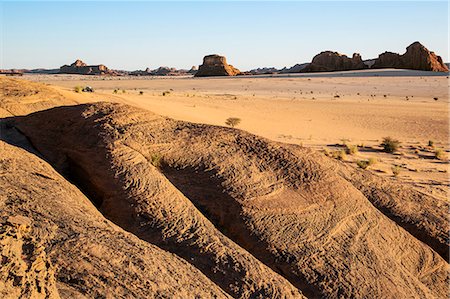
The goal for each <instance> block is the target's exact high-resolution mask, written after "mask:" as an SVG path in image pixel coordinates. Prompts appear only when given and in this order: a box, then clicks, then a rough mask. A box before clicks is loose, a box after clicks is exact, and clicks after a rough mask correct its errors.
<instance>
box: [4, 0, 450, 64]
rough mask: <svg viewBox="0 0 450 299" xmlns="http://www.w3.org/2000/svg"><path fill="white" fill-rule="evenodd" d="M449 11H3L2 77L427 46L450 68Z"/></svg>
mask: <svg viewBox="0 0 450 299" xmlns="http://www.w3.org/2000/svg"><path fill="white" fill-rule="evenodd" d="M448 12H449V10H448V3H447V1H399V2H395V1H377V2H369V1H349V2H344V1H332V2H325V1H289V2H282V1H276V2H269V1H249V2H243V1H228V2H221V1H197V2H189V1H182V2H175V1H166V2H145V1H139V2H120V1H100V2H91V1H78V2H66V1H59V2H58V1H53V2H40V1H31V2H26V1H11V2H7V1H1V0H0V13H1V15H0V21H1V22H0V26H1V38H0V40H1V48H0V51H1V53H0V54H1V55H0V68H40V67H43V68H56V67H59V66H61V65H63V64H67V63H72V62H73V61H74V60H75V59H77V58H80V59H82V60H84V61H85V62H86V63H88V64H100V63H103V64H105V65H107V66H108V67H111V68H114V69H127V70H135V69H145V68H146V67H150V68H156V67H158V66H173V67H177V68H190V67H191V66H193V65H198V64H201V62H202V58H203V56H204V55H207V54H212V53H217V54H222V55H225V56H226V57H227V60H228V62H229V63H231V64H233V65H234V66H236V67H238V68H240V69H241V70H248V69H251V68H255V67H262V66H275V67H283V66H292V65H294V64H296V63H302V62H309V61H311V59H312V57H313V56H314V55H315V54H317V53H319V52H321V51H324V50H333V51H338V52H340V53H344V54H347V55H349V56H350V55H351V54H352V53H353V52H359V53H361V55H362V57H363V59H369V58H375V57H377V56H378V54H379V53H382V52H384V51H393V52H400V53H403V52H404V51H405V48H406V47H407V46H408V45H409V44H411V43H412V42H414V41H416V40H418V41H420V42H422V43H423V44H424V45H425V46H426V47H428V48H429V49H430V50H432V51H435V52H436V53H437V54H438V55H441V56H442V57H443V59H444V60H445V61H449V57H448V56H449V55H448Z"/></svg>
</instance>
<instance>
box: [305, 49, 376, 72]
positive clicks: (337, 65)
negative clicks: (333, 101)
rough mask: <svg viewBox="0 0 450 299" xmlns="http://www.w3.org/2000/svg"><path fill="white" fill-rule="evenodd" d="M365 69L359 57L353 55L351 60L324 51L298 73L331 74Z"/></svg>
mask: <svg viewBox="0 0 450 299" xmlns="http://www.w3.org/2000/svg"><path fill="white" fill-rule="evenodd" d="M365 68H367V66H366V65H365V64H364V62H363V61H362V59H361V55H359V54H358V53H354V54H353V57H352V58H349V57H347V55H343V54H339V53H337V52H331V51H325V52H322V53H320V54H317V55H316V56H314V58H313V60H312V62H311V63H310V64H308V65H307V66H305V67H304V68H303V69H301V70H300V72H304V73H309V72H333V71H350V70H362V69H365Z"/></svg>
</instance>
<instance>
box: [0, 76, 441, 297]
mask: <svg viewBox="0 0 450 299" xmlns="http://www.w3.org/2000/svg"><path fill="white" fill-rule="evenodd" d="M0 83H1V87H2V91H3V92H2V94H0V112H1V115H2V117H3V118H2V120H1V122H0V126H1V130H2V135H1V141H0V150H1V153H2V154H1V155H0V172H1V173H2V176H1V177H0V221H1V224H2V225H1V226H0V244H1V249H0V252H1V254H2V268H1V270H0V290H1V291H0V292H1V293H0V294H1V296H2V297H5V298H17V297H22V298H59V297H61V298H85V297H88V298H90V297H104V298H117V297H119V298H136V297H139V298H227V297H234V298H305V297H307V298H339V297H342V298H394V297H397V298H445V297H447V295H448V283H449V265H448V263H447V261H446V260H445V259H447V258H448V248H449V239H448V225H449V221H448V217H447V211H448V208H449V206H448V202H445V203H442V202H439V203H438V201H437V199H435V198H434V197H433V196H432V195H430V194H426V193H422V192H420V191H417V190H415V189H413V188H412V187H408V186H405V185H400V184H398V183H395V182H393V181H391V180H388V179H384V178H381V177H378V176H375V175H374V174H371V173H370V172H368V171H365V170H358V169H354V168H351V167H348V166H347V165H345V164H344V163H342V162H340V161H336V160H334V159H331V158H328V157H326V156H324V155H323V154H320V153H318V152H316V151H314V150H311V149H307V148H303V147H300V146H295V145H287V144H282V143H277V142H273V141H270V140H267V139H265V138H262V137H258V136H255V135H252V134H249V133H246V132H244V131H241V130H237V129H232V128H225V127H219V126H211V125H203V124H194V123H189V122H183V121H176V120H173V119H170V118H166V117H162V116H159V115H156V114H154V113H152V112H149V111H147V110H142V109H139V108H135V107H131V106H128V105H124V104H113V103H107V102H104V103H92V104H81V105H79V104H74V103H73V102H72V100H69V99H66V98H65V97H64V95H62V94H61V93H59V92H58V91H55V90H53V89H52V88H51V87H48V86H44V85H42V84H38V83H33V84H32V83H29V82H26V81H20V80H12V79H6V78H0ZM45 109H46V110H45Z"/></svg>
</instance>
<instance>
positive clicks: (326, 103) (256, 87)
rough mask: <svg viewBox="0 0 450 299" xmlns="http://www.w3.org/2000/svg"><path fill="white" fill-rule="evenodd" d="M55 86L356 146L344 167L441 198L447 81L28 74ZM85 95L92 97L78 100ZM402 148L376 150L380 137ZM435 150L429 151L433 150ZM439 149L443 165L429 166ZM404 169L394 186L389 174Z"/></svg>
mask: <svg viewBox="0 0 450 299" xmlns="http://www.w3.org/2000/svg"><path fill="white" fill-rule="evenodd" d="M23 78H24V79H27V80H31V81H37V82H44V83H47V84H50V85H52V86H55V87H57V88H58V89H59V90H60V91H61V92H62V93H64V94H65V96H67V97H69V98H72V99H74V100H75V101H77V102H92V101H109V102H120V103H126V104H130V105H133V106H136V107H140V108H144V109H148V110H151V111H152V112H155V113H157V114H160V115H163V116H167V117H170V118H174V119H178V120H183V121H190V122H195V123H204V124H212V125H219V126H224V125H225V120H226V119H227V118H229V117H237V118H240V119H241V123H240V124H239V125H238V127H239V128H240V129H243V130H246V131H248V132H250V133H253V134H257V135H260V136H263V137H266V138H269V139H271V140H274V141H279V142H283V143H292V144H300V145H303V146H305V147H312V148H315V149H319V150H323V151H325V152H333V151H340V150H342V149H343V148H344V144H348V145H356V146H358V152H357V153H355V154H352V155H347V156H346V157H345V161H346V162H347V163H348V164H350V165H353V166H354V167H358V166H357V161H359V160H367V159H369V158H375V159H376V160H377V163H376V164H375V165H373V166H371V167H370V168H369V169H370V170H371V171H372V172H374V173H377V174H379V175H381V176H386V177H392V179H393V180H400V181H401V182H404V183H405V184H412V185H414V186H416V187H418V188H421V189H423V190H424V191H427V192H430V193H433V195H435V196H442V197H443V198H445V197H446V192H447V186H448V184H449V182H450V180H449V175H448V170H449V167H448V152H449V149H450V144H449V97H448V91H449V80H448V76H446V75H445V74H439V73H438V74H437V73H430V72H421V71H406V70H381V71H380V70H377V71H355V72H335V73H319V74H317V73H316V74H295V75H262V76H248V77H247V76H245V77H228V78H218V77H213V78H192V77H100V76H77V75H25V76H24V77H23ZM75 86H91V87H93V88H94V89H95V93H81V94H79V93H75V92H73V88H74V87H75ZM386 136H390V137H392V138H395V139H398V140H399V141H400V142H401V149H400V150H399V151H398V152H397V153H395V154H387V153H384V152H382V151H381V147H380V143H381V141H382V139H383V137H386ZM429 141H432V143H433V146H429V145H428V144H429ZM439 149H441V150H443V151H444V152H445V154H444V156H446V157H445V158H444V159H443V160H439V159H436V158H435V151H436V150H439ZM396 166H398V167H397V169H400V174H399V175H398V176H397V177H394V176H393V172H392V168H393V167H396Z"/></svg>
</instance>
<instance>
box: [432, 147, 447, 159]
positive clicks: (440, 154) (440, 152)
mask: <svg viewBox="0 0 450 299" xmlns="http://www.w3.org/2000/svg"><path fill="white" fill-rule="evenodd" d="M434 157H435V158H436V159H438V160H445V158H446V154H445V151H444V150H443V149H441V148H438V149H436V150H435V151H434Z"/></svg>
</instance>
